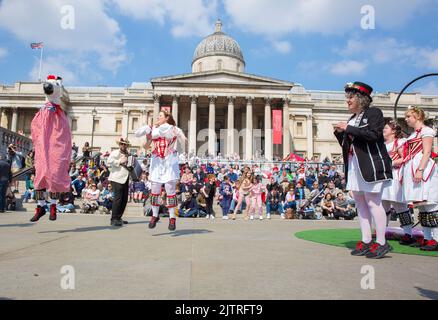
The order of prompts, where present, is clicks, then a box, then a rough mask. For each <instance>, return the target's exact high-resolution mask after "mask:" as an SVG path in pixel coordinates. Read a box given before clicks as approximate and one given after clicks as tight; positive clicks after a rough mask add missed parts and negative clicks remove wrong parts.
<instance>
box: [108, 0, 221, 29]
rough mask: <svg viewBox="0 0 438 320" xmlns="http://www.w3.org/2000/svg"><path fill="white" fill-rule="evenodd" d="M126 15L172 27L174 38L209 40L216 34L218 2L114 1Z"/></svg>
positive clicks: (212, 0) (178, 0)
mask: <svg viewBox="0 0 438 320" xmlns="http://www.w3.org/2000/svg"><path fill="white" fill-rule="evenodd" d="M110 2H111V3H113V4H115V5H116V7H117V8H118V9H119V10H120V12H121V13H122V14H123V15H126V16H129V17H132V18H134V19H137V20H150V21H155V22H158V23H160V24H161V25H165V24H169V25H170V26H171V33H172V35H173V36H174V37H179V38H182V37H188V36H205V35H207V34H210V33H212V32H213V31H214V21H215V20H216V19H217V16H216V13H217V6H218V0H176V1H175V0H110Z"/></svg>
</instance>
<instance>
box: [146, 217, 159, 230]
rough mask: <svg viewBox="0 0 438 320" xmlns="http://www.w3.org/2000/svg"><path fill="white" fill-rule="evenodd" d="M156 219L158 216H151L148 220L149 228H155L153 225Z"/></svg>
mask: <svg viewBox="0 0 438 320" xmlns="http://www.w3.org/2000/svg"><path fill="white" fill-rule="evenodd" d="M158 221H160V217H154V216H152V218H151V221H149V229H153V228H155V226H156V225H157V222H158Z"/></svg>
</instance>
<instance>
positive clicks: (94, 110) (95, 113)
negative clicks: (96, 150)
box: [90, 108, 97, 156]
mask: <svg viewBox="0 0 438 320" xmlns="http://www.w3.org/2000/svg"><path fill="white" fill-rule="evenodd" d="M91 114H92V115H93V126H92V131H91V151H90V156H91V154H92V152H93V147H94V145H93V143H94V119H95V118H96V115H97V111H96V108H93V111H92V112H91Z"/></svg>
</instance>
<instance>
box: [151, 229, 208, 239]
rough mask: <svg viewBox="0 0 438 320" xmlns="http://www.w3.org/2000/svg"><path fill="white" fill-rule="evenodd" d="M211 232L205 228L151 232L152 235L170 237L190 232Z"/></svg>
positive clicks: (185, 234)
mask: <svg viewBox="0 0 438 320" xmlns="http://www.w3.org/2000/svg"><path fill="white" fill-rule="evenodd" d="M211 232H213V231H211V230H206V229H186V230H176V231H172V232H167V233H158V234H153V235H152V236H153V237H157V236H166V235H171V236H172V237H179V236H188V235H192V234H205V233H211Z"/></svg>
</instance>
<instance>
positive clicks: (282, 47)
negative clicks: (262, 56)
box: [272, 41, 292, 54]
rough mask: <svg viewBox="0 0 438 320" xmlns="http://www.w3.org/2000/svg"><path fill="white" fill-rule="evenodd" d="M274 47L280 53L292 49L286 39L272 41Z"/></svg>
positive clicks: (285, 52)
mask: <svg viewBox="0 0 438 320" xmlns="http://www.w3.org/2000/svg"><path fill="white" fill-rule="evenodd" d="M272 45H273V47H274V49H275V50H276V51H277V52H279V53H282V54H287V53H289V52H290V51H291V50H292V46H291V44H290V43H289V42H288V41H273V42H272Z"/></svg>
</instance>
